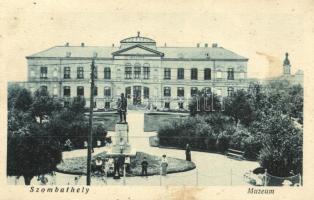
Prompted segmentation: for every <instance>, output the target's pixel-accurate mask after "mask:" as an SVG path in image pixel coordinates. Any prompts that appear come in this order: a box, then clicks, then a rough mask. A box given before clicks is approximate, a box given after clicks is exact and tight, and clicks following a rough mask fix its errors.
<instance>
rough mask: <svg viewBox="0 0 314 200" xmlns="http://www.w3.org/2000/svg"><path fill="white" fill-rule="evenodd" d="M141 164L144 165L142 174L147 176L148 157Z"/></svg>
mask: <svg viewBox="0 0 314 200" xmlns="http://www.w3.org/2000/svg"><path fill="white" fill-rule="evenodd" d="M141 165H142V176H146V177H147V168H148V162H147V161H146V157H144V158H143V161H142V163H141Z"/></svg>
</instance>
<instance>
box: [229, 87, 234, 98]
mask: <svg viewBox="0 0 314 200" xmlns="http://www.w3.org/2000/svg"><path fill="white" fill-rule="evenodd" d="M233 92H234V89H233V87H228V96H232V94H233Z"/></svg>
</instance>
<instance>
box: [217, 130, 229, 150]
mask: <svg viewBox="0 0 314 200" xmlns="http://www.w3.org/2000/svg"><path fill="white" fill-rule="evenodd" d="M229 140H230V136H229V135H228V134H227V133H226V132H225V131H224V132H222V133H220V134H219V135H218V138H217V143H216V145H217V150H218V151H219V152H225V151H227V150H228V148H229Z"/></svg>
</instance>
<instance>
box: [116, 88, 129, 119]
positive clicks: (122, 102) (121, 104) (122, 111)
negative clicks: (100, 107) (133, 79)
mask: <svg viewBox="0 0 314 200" xmlns="http://www.w3.org/2000/svg"><path fill="white" fill-rule="evenodd" d="M127 106H128V102H127V99H126V98H125V97H124V93H121V98H120V99H119V100H118V112H119V115H120V123H121V122H124V123H126V112H127Z"/></svg>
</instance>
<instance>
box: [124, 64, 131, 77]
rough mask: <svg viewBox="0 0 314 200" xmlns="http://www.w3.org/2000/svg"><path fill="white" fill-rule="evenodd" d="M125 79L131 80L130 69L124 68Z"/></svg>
mask: <svg viewBox="0 0 314 200" xmlns="http://www.w3.org/2000/svg"><path fill="white" fill-rule="evenodd" d="M124 74H125V79H131V78H132V67H125V68H124Z"/></svg>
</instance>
